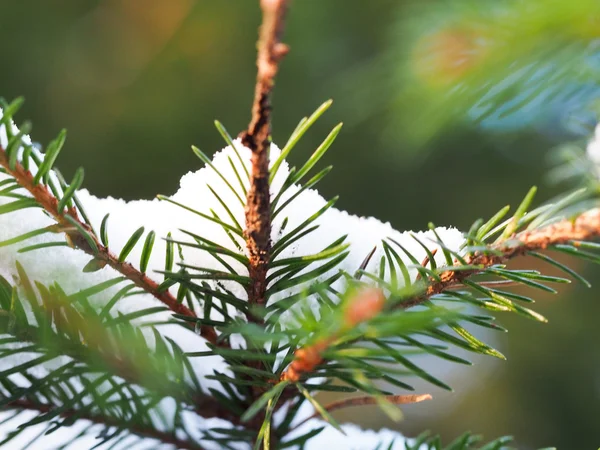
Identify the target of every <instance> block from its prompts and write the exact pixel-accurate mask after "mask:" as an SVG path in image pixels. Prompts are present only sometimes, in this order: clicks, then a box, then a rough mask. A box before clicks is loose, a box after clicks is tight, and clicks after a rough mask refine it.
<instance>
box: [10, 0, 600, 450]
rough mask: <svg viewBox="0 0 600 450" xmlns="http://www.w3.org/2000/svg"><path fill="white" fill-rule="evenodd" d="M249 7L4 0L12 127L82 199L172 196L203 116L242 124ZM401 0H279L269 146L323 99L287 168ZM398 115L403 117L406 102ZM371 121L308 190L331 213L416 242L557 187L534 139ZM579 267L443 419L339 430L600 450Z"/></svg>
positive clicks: (201, 134)
mask: <svg viewBox="0 0 600 450" xmlns="http://www.w3.org/2000/svg"><path fill="white" fill-rule="evenodd" d="M256 3H257V2H254V1H250V0H231V1H194V0H105V1H91V0H86V1H84V0H19V1H17V0H2V1H0V55H2V57H1V60H2V67H0V95H2V96H4V97H5V98H8V99H12V98H14V97H16V96H19V95H23V96H25V97H26V100H27V102H26V104H25V107H24V110H23V112H22V113H21V114H20V116H19V118H21V119H23V120H24V119H25V118H27V119H30V120H31V121H32V122H33V124H34V128H33V130H34V131H33V138H34V140H35V141H39V142H42V143H47V142H48V141H49V140H50V139H51V138H52V137H53V136H55V135H56V133H57V132H58V131H59V130H60V129H61V128H63V127H66V128H68V130H69V138H68V143H67V146H66V148H65V149H64V151H63V152H62V154H61V157H60V160H59V166H60V167H61V169H62V171H63V172H64V173H65V175H67V176H70V175H72V174H73V172H74V170H75V168H76V167H78V166H80V165H82V166H84V167H85V168H86V182H85V186H86V187H87V188H88V189H90V190H91V191H92V192H94V193H95V194H96V195H99V196H107V195H111V196H115V197H123V198H127V199H133V198H151V197H153V196H154V195H155V194H156V193H165V194H168V193H172V192H174V190H175V189H176V188H177V184H178V180H179V178H180V176H181V175H182V174H183V173H185V172H187V171H190V170H195V169H197V168H199V167H200V165H201V164H200V161H199V160H198V159H197V158H195V157H194V155H193V154H192V152H191V151H190V150H189V148H190V145H191V144H195V145H197V146H198V147H200V148H201V149H202V150H204V151H205V152H207V153H213V152H214V151H216V150H218V149H220V148H221V147H223V142H222V140H221V138H220V136H219V135H218V133H217V132H216V130H215V129H214V127H213V120H214V119H219V120H220V121H222V122H223V123H224V124H225V126H226V127H227V128H228V129H229V131H230V132H231V133H232V134H235V133H237V132H238V131H240V130H242V129H243V128H244V127H245V125H246V124H247V122H248V120H249V109H250V104H251V100H252V95H253V86H254V77H255V65H254V64H255V63H254V61H255V40H256V28H257V24H258V23H259V20H260V15H259V10H258V8H257V5H256ZM405 3H408V2H400V1H394V0H377V1H372V2H365V1H360V0H329V1H318V0H304V1H300V0H296V1H295V2H294V4H293V7H292V10H291V13H290V15H289V20H288V28H287V31H286V35H285V42H287V43H289V44H290V46H291V52H290V54H289V55H288V56H287V57H286V58H285V60H284V62H283V65H282V68H281V71H280V74H279V76H278V79H277V86H276V91H275V96H274V113H273V114H274V123H273V127H274V128H273V134H274V140H275V141H276V142H280V143H281V142H284V141H285V140H286V138H287V136H288V135H289V133H290V132H291V131H292V130H293V129H294V127H295V125H296V123H297V122H298V120H299V119H300V118H301V117H302V116H304V115H307V114H310V113H311V112H312V111H313V110H314V109H315V108H316V107H317V106H318V105H319V104H320V103H322V102H323V101H324V100H326V99H328V98H333V99H334V101H335V102H334V105H333V107H332V108H331V110H330V111H329V112H328V113H327V114H326V115H325V116H324V117H323V118H322V119H321V120H320V121H319V122H318V123H317V124H316V125H315V126H314V127H313V129H312V130H311V131H310V133H308V135H307V136H306V137H305V138H304V139H303V141H302V142H301V144H300V145H299V147H298V149H297V151H295V153H294V154H293V155H292V157H291V160H292V162H296V163H298V162H301V161H302V160H303V159H305V158H306V157H307V156H308V155H309V154H310V153H311V152H312V150H313V149H314V148H315V147H316V146H317V145H318V144H319V142H320V140H321V139H323V138H324V137H325V136H326V134H327V132H328V131H329V130H330V129H331V128H332V127H333V126H334V125H335V124H336V123H337V122H339V121H344V120H346V118H347V116H352V117H353V116H355V114H353V113H352V111H353V110H354V111H355V110H360V109H361V107H362V105H361V104H360V101H359V100H358V99H360V98H361V97H360V96H356V97H355V96H353V86H352V85H348V83H347V82H346V81H344V80H348V79H351V78H352V77H349V76H348V75H349V74H350V75H351V74H352V73H353V72H354V71H355V70H357V68H363V67H366V66H365V65H367V64H369V62H370V61H372V58H374V57H376V56H377V55H381V54H384V53H385V52H386V50H387V49H388V48H389V46H390V39H401V38H402V35H401V34H398V33H397V32H396V33H391V32H390V30H391V29H392V28H394V29H396V28H395V25H396V24H395V23H394V21H395V20H396V18H397V17H398V16H399V12H398V11H399V9H400V10H401V9H402V8H403V7H404V6H405V5H404V4H405ZM429 3H430V4H431V7H432V8H435V7H436V2H435V1H430V2H429ZM385 70H386V68H385V67H379V68H378V71H379V72H381V71H383V72H385ZM370 82H371V83H373V85H375V84H376V83H377V82H378V80H377V79H376V78H373V79H372V80H371V79H369V77H368V76H366V77H364V76H363V77H362V78H361V85H360V86H356V89H357V90H359V88H360V90H361V92H362V93H363V95H364V92H367V93H368V89H369V83H370ZM391 94H393V93H391ZM402 107H403V110H402V111H403V113H404V114H410V111H411V108H410V105H403V106H402ZM532 113H535V111H534V112H532ZM383 115H385V111H381V112H374V113H373V114H370V115H369V117H368V118H367V120H365V121H361V122H356V121H352V122H351V123H350V124H349V125H348V124H347V125H346V126H345V127H344V129H343V130H342V133H341V134H340V136H339V137H338V139H337V141H336V142H335V144H334V146H333V148H332V149H331V150H330V152H329V154H328V155H327V156H326V157H325V161H324V162H323V164H322V166H324V165H328V164H333V165H334V166H335V169H334V171H333V172H332V173H331V174H330V175H329V176H328V177H327V178H326V179H325V180H324V181H323V182H322V183H321V185H320V189H319V190H320V191H321V193H322V194H323V195H324V196H325V197H332V196H334V195H338V194H339V195H341V199H340V200H339V202H338V204H337V206H338V207H339V208H342V209H346V210H348V211H350V212H352V213H355V214H359V215H372V216H375V217H377V218H379V219H381V220H383V221H390V222H391V223H392V224H393V226H394V227H395V228H396V229H401V230H403V229H422V228H425V227H426V226H427V223H428V222H429V221H432V222H434V223H435V224H436V225H449V224H452V225H456V226H457V227H459V228H462V229H465V228H467V227H468V226H469V225H470V224H471V223H472V222H473V221H474V220H475V219H476V218H478V217H487V216H489V215H491V214H492V213H494V212H495V211H496V210H497V209H499V208H500V207H502V206H503V205H505V204H506V203H511V204H513V205H515V204H516V203H518V202H519V200H520V198H521V197H522V196H523V195H524V194H525V192H526V191H527V189H528V188H529V187H530V186H531V185H532V184H537V185H539V186H540V187H541V194H540V198H539V199H538V200H543V199H545V198H549V197H551V196H552V195H553V194H555V193H557V192H558V191H557V190H556V188H555V187H552V186H549V185H547V183H546V182H545V180H544V174H545V172H546V170H547V168H548V164H547V162H546V158H545V155H546V154H547V153H548V150H549V149H550V147H551V146H553V145H555V144H556V141H555V140H554V141H552V142H550V141H549V140H547V139H545V138H544V137H543V136H542V135H541V134H540V133H539V132H536V131H534V130H527V129H525V130H521V131H520V132H519V133H511V134H510V135H509V134H498V133H490V132H484V131H481V130H478V129H477V127H476V126H475V125H474V124H469V123H466V122H463V123H462V124H461V123H460V122H457V123H456V124H453V126H451V127H448V128H447V129H444V130H440V132H439V133H438V134H437V135H436V136H435V137H434V138H433V139H430V140H429V141H427V142H426V143H420V144H416V143H415V142H414V140H409V139H406V140H403V139H397V140H390V139H383V138H382V136H381V134H382V133H380V132H379V131H378V126H379V124H380V123H381V121H382V117H383ZM521 264H528V262H521ZM573 264H574V265H575V266H577V265H578V264H580V263H579V262H573ZM581 270H582V271H583V273H584V274H587V275H588V277H589V278H590V279H591V280H592V281H596V282H597V284H598V285H597V286H596V287H595V288H593V289H591V290H586V289H585V288H583V287H580V286H577V285H574V284H573V285H570V286H567V287H566V288H564V289H561V294H560V295H559V296H552V297H545V296H542V297H540V300H539V302H538V304H537V309H538V311H539V312H541V313H542V314H544V315H546V316H547V317H548V319H549V322H550V323H549V324H547V325H541V324H536V323H531V322H527V321H526V320H525V319H519V318H512V317H507V318H506V319H505V320H504V321H503V323H504V324H505V325H506V326H507V327H508V328H509V329H510V333H509V334H508V335H505V336H504V335H503V336H501V337H500V338H499V340H498V342H497V345H499V347H500V350H501V351H502V352H503V353H504V354H505V355H507V357H508V362H502V363H497V364H494V365H493V366H492V370H484V371H482V372H481V374H482V375H478V374H479V373H480V372H478V370H479V369H480V368H481V367H478V366H475V367H472V368H470V369H469V371H468V373H470V375H471V376H472V377H473V382H470V381H467V384H466V385H462V386H460V387H459V388H457V390H456V392H455V393H453V394H452V395H451V397H452V399H453V402H452V404H451V405H450V406H448V402H446V401H444V402H441V403H440V406H437V405H436V403H435V400H434V402H430V403H429V405H423V406H422V405H414V406H410V407H407V408H405V409H404V411H405V416H406V419H405V420H404V421H403V422H401V423H399V424H392V423H389V422H388V421H387V419H385V417H384V416H383V414H381V413H380V412H379V411H378V410H376V409H375V408H373V409H370V408H365V409H362V410H352V411H350V410H349V411H348V412H347V413H344V414H340V415H339V416H338V417H340V418H341V420H353V421H356V422H358V423H360V424H362V425H363V426H366V427H372V428H379V427H382V426H387V427H396V428H398V429H399V430H401V431H402V432H403V433H405V434H407V435H416V434H418V433H419V432H420V431H422V430H424V429H431V430H434V431H436V432H440V433H441V434H442V435H443V436H444V438H445V439H450V438H454V437H455V436H457V435H458V434H460V433H462V432H463V431H466V430H472V431H476V432H481V433H483V434H484V435H485V436H486V437H488V438H492V437H495V436H497V435H502V434H514V435H515V436H516V437H517V442H518V446H519V448H538V447H542V446H549V445H556V446H558V448H560V449H596V448H598V446H600V355H599V353H598V349H597V343H598V342H599V340H598V338H599V334H600V331H599V329H598V327H597V326H596V321H597V317H599V313H600V304H599V302H598V301H597V296H598V293H600V268H598V267H582V268H581ZM483 364H485V363H484V362H480V363H479V366H481V365H483ZM470 384H472V386H469V385H470ZM436 392H437V391H436Z"/></svg>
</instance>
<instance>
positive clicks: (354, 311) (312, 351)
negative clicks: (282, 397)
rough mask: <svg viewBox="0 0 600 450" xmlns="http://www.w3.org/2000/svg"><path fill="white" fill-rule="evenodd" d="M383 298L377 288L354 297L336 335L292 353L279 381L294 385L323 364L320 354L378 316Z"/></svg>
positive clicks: (381, 292) (345, 311)
mask: <svg viewBox="0 0 600 450" xmlns="http://www.w3.org/2000/svg"><path fill="white" fill-rule="evenodd" d="M384 303H385V296H384V295H383V291H382V290H381V289H377V288H365V289H362V290H361V291H359V292H358V293H357V294H356V295H354V296H353V297H352V298H351V299H350V301H349V304H348V305H347V306H346V308H345V310H344V319H343V324H342V326H341V327H340V330H339V331H338V332H337V333H333V334H331V335H330V336H328V337H326V338H322V339H320V340H318V341H317V342H315V343H313V344H311V345H307V346H305V347H303V348H300V349H298V350H296V351H295V352H294V359H293V361H292V362H291V363H290V365H289V366H288V367H287V368H286V369H285V370H284V371H283V373H282V374H281V376H280V378H279V380H280V381H281V382H285V381H289V382H292V383H296V382H298V381H299V380H300V378H301V377H302V375H303V374H305V373H308V372H312V371H313V370H314V369H315V368H316V367H317V366H318V365H319V364H321V363H322V362H323V357H322V354H323V352H324V351H325V350H327V348H328V347H329V346H330V345H332V344H333V343H334V342H335V341H336V340H337V339H338V337H339V336H340V335H341V334H343V333H344V332H347V331H348V330H352V329H353V328H355V327H356V326H357V325H359V324H361V323H362V322H366V321H368V320H369V319H372V318H373V317H374V316H376V315H377V314H379V313H380V312H381V310H382V309H383V306H384Z"/></svg>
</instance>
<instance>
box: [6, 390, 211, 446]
mask: <svg viewBox="0 0 600 450" xmlns="http://www.w3.org/2000/svg"><path fill="white" fill-rule="evenodd" d="M6 408H7V409H26V410H29V411H37V412H39V413H40V414H46V413H49V412H52V411H53V410H54V409H55V407H54V406H51V405H45V404H37V403H34V402H31V401H28V400H15V401H13V402H11V403H9V404H8V405H7V406H6ZM60 416H61V417H63V418H67V419H68V418H71V417H72V418H74V419H84V420H89V421H90V422H93V423H95V424H102V425H105V426H107V427H116V428H123V423H122V421H120V420H118V419H116V418H110V417H105V416H100V415H95V414H90V413H85V412H81V411H76V410H71V409H65V410H63V411H61V413H60ZM127 429H128V431H130V432H131V433H133V434H135V435H137V436H140V437H144V438H150V439H156V440H158V441H160V442H161V443H163V444H171V445H173V446H175V447H176V448H178V449H183V450H203V447H201V446H200V445H199V444H196V443H194V442H190V441H183V440H181V439H179V438H178V437H177V436H176V435H175V434H174V433H173V434H171V433H166V432H161V431H158V430H154V429H151V428H146V427H144V426H142V425H141V424H140V425H134V426H132V427H128V428H127Z"/></svg>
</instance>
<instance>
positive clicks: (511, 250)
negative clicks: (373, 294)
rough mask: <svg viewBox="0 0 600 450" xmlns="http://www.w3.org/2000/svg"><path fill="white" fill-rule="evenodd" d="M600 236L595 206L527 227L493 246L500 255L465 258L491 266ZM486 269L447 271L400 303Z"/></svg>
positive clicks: (404, 304) (409, 304)
mask: <svg viewBox="0 0 600 450" xmlns="http://www.w3.org/2000/svg"><path fill="white" fill-rule="evenodd" d="M599 236H600V209H592V210H590V211H586V212H584V213H582V214H581V215H579V216H578V217H577V218H576V219H575V220H569V219H566V220H562V221H560V222H557V223H554V224H551V225H548V226H546V227H543V228H538V229H534V230H527V231H523V232H521V233H518V234H516V235H514V236H513V237H511V238H509V239H507V240H505V241H503V242H500V243H498V244H496V245H492V246H491V247H490V248H491V249H492V250H495V251H496V252H498V253H497V254H489V253H481V252H477V253H474V254H473V255H470V256H468V257H466V258H465V262H466V263H467V264H470V265H471V264H472V265H478V266H482V267H483V268H488V267H490V266H493V265H495V264H503V263H505V262H507V261H508V260H511V259H513V258H516V257H519V256H523V255H526V254H527V253H528V252H531V251H535V250H544V249H546V248H548V247H549V246H551V245H556V244H565V243H568V242H570V241H574V240H575V241H577V240H589V239H592V238H596V237H599ZM481 271H482V270H478V269H477V270H465V271H446V272H443V273H441V274H440V281H435V282H432V283H431V284H430V285H429V286H428V287H427V289H426V291H425V292H424V293H423V294H422V295H420V296H416V297H414V298H411V299H408V300H407V301H404V302H402V303H400V304H399V305H398V306H399V307H400V308H403V309H406V308H411V307H413V306H416V305H420V304H421V303H423V302H425V301H427V300H428V299H429V298H431V297H432V296H434V295H436V294H441V293H442V292H444V291H445V290H447V289H453V288H455V287H456V286H458V285H460V284H461V283H462V281H463V280H465V279H467V278H469V277H472V276H474V275H477V274H479V273H481Z"/></svg>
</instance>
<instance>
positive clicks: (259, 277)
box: [240, 0, 288, 305]
mask: <svg viewBox="0 0 600 450" xmlns="http://www.w3.org/2000/svg"><path fill="white" fill-rule="evenodd" d="M287 3H288V2H287V0H261V2H260V5H261V8H262V16H263V21H262V25H261V27H260V35H259V39H258V44H257V46H258V56H257V60H256V65H257V69H258V70H257V76H256V88H255V92H254V102H253V105H252V119H251V120H250V124H249V125H248V129H247V130H246V131H244V132H242V133H241V134H240V137H241V140H242V143H243V144H244V145H245V146H246V147H248V148H249V149H250V150H251V151H252V159H251V160H252V171H251V174H250V188H249V190H248V196H247V201H246V211H245V212H246V230H245V236H246V246H247V248H248V253H249V256H250V265H249V268H248V271H249V276H250V279H251V280H252V285H251V286H250V287H249V288H248V302H249V303H250V304H256V305H263V304H264V303H265V291H266V289H267V282H266V278H267V269H268V264H269V258H270V252H271V199H270V190H269V146H270V143H271V142H270V139H271V137H270V134H271V99H270V97H271V91H272V90H273V85H274V78H275V75H276V74H277V71H278V68H279V61H280V60H281V58H283V56H285V54H286V53H287V52H288V47H287V45H285V44H283V43H282V42H280V38H281V35H282V32H283V26H284V18H285V13H286V10H287Z"/></svg>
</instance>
